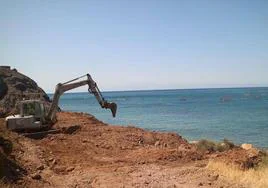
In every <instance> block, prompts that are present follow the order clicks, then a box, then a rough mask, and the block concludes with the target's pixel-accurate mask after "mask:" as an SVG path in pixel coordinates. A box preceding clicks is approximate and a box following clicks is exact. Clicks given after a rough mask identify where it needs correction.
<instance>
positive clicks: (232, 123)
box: [60, 88, 268, 148]
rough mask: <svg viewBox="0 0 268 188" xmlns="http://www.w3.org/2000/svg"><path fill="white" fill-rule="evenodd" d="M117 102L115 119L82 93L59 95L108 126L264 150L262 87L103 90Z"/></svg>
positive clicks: (267, 116)
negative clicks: (129, 126)
mask: <svg viewBox="0 0 268 188" xmlns="http://www.w3.org/2000/svg"><path fill="white" fill-rule="evenodd" d="M103 95H104V97H105V98H106V99H107V100H109V101H114V102H116V103H117V105H118V112H117V117H116V118H112V115H111V112H110V111H109V110H105V109H102V108H100V106H99V104H98V103H97V101H96V100H95V98H94V96H92V95H90V94H88V93H68V94H64V95H63V96H62V97H61V99H60V107H61V108H62V109H63V110H67V111H76V112H88V113H90V114H92V115H94V116H96V117H97V118H98V119H100V120H102V121H104V122H107V123H110V124H113V125H135V126H138V127H141V128H146V129H149V130H158V131H174V132H177V133H179V134H180V135H182V136H183V137H184V138H187V139H189V140H198V139H201V138H206V139H212V140H222V139H223V138H227V139H229V140H231V141H233V142H235V143H237V144H241V143H245V142H247V143H252V144H254V145H256V146H258V147H265V148H268V88H235V89H184V90H158V91H124V92H103Z"/></svg>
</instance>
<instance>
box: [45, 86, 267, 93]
mask: <svg viewBox="0 0 268 188" xmlns="http://www.w3.org/2000/svg"><path fill="white" fill-rule="evenodd" d="M249 88H268V86H237V87H197V88H167V89H133V90H131V89H129V90H128V89H127V90H103V91H101V92H133V91H134V92H135V91H136V92H142V91H172V90H201V89H249ZM66 93H87V91H78V92H68V91H67V92H66ZM47 94H54V92H53V93H51V92H47Z"/></svg>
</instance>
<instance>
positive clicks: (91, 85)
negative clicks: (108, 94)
mask: <svg viewBox="0 0 268 188" xmlns="http://www.w3.org/2000/svg"><path fill="white" fill-rule="evenodd" d="M85 76H86V77H87V79H85V80H82V81H78V82H75V81H77V80H79V79H80V78H82V77H85ZM84 85H88V91H89V92H90V93H92V94H94V96H95V97H96V99H97V101H98V103H99V104H100V106H101V107H102V108H106V109H110V110H111V112H112V115H113V117H115V116H116V110H117V105H116V103H110V102H107V101H106V100H105V99H104V97H103V96H102V94H101V92H100V90H99V88H98V86H97V84H96V82H95V81H94V80H93V79H92V77H91V76H90V75H89V74H86V75H84V76H81V77H78V78H75V79H73V80H70V81H68V82H65V83H59V84H57V86H56V89H55V93H54V96H53V100H52V104H51V106H50V108H49V111H48V114H47V116H46V117H45V119H46V121H48V122H52V123H54V122H55V121H56V116H55V115H56V109H57V108H58V103H59V99H60V96H61V95H62V94H63V93H64V92H66V91H69V90H72V89H75V88H78V87H81V86H84Z"/></svg>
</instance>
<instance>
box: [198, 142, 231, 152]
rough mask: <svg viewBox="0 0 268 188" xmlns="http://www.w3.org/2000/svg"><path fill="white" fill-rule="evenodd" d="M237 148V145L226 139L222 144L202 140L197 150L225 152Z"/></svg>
mask: <svg viewBox="0 0 268 188" xmlns="http://www.w3.org/2000/svg"><path fill="white" fill-rule="evenodd" d="M234 147H235V144H234V143H232V142H231V141H229V140H227V139H224V140H223V141H222V142H214V141H211V140H206V139H202V140H200V141H199V142H198V143H197V148H198V150H200V151H203V152H205V151H209V152H215V151H219V152H223V151H226V150H229V149H232V148H234Z"/></svg>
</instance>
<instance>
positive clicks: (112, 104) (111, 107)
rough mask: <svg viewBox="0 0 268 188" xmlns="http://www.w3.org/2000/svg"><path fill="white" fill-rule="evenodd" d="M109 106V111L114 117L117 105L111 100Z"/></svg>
mask: <svg viewBox="0 0 268 188" xmlns="http://www.w3.org/2000/svg"><path fill="white" fill-rule="evenodd" d="M109 108H110V109H111V112H112V114H113V117H115V115H116V110H117V105H116V104H115V103H114V102H112V103H110V105H109Z"/></svg>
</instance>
